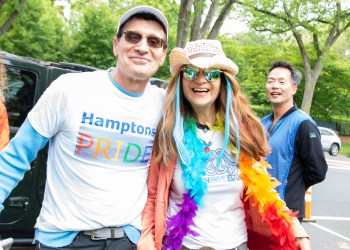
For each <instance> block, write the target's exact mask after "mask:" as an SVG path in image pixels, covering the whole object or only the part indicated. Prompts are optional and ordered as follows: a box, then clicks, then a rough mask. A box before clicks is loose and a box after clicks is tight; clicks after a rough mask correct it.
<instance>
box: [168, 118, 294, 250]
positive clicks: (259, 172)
mask: <svg viewBox="0 0 350 250" xmlns="http://www.w3.org/2000/svg"><path fill="white" fill-rule="evenodd" d="M217 124H218V125H217V126H209V127H210V129H212V130H221V131H224V127H223V124H224V122H223V120H222V119H221V118H220V116H217ZM184 145H185V146H186V150H187V152H188V153H189V157H190V159H191V162H190V164H189V165H190V166H187V165H185V164H183V162H181V168H182V171H183V173H182V178H183V180H184V184H185V188H186V190H187V192H186V193H184V194H183V202H182V203H181V204H177V206H178V207H179V208H180V209H179V212H178V213H177V214H176V215H174V216H172V217H171V218H169V219H168V220H167V229H166V231H167V234H166V237H165V240H164V243H165V244H164V246H163V248H162V249H163V250H178V249H181V247H182V241H183V238H184V237H185V236H186V235H189V234H191V235H193V236H198V235H199V234H198V233H197V232H196V231H194V230H192V229H191V228H190V227H191V226H195V224H194V222H193V218H194V217H195V216H196V213H197V211H198V208H199V207H201V206H202V200H203V197H204V195H205V194H206V192H207V184H206V183H205V182H204V180H203V178H202V177H203V176H204V175H205V174H206V173H205V169H206V163H207V160H208V159H209V157H210V156H211V152H208V153H205V152H204V150H203V148H204V146H205V144H204V143H203V142H202V141H201V140H200V139H199V138H198V136H197V130H196V125H195V122H194V120H193V119H191V118H190V117H187V119H186V121H185V123H184ZM230 148H231V150H232V152H234V153H236V152H237V151H236V148H235V147H234V146H233V145H232V144H231V143H230ZM267 167H270V166H269V164H268V163H266V162H264V161H262V162H257V161H255V160H253V159H251V158H249V157H247V156H246V155H244V154H240V157H239V168H240V170H241V179H242V181H243V183H244V185H245V187H246V190H245V198H244V201H247V200H248V199H249V198H250V197H253V201H254V202H253V206H258V210H259V213H260V215H261V217H262V221H263V222H265V223H267V224H268V225H269V228H270V230H271V233H272V236H275V237H278V241H279V245H280V246H283V247H284V248H283V249H298V248H297V246H296V243H295V238H294V235H293V233H292V232H291V230H290V227H291V224H292V222H291V219H290V216H291V214H290V212H288V211H286V210H285V209H284V207H285V203H284V202H283V201H282V200H280V199H279V196H278V194H277V192H276V191H275V190H274V187H276V186H277V185H279V182H278V181H277V180H276V179H275V178H272V177H270V176H269V175H268V174H267V172H266V168H267Z"/></svg>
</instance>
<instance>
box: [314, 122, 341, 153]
mask: <svg viewBox="0 0 350 250" xmlns="http://www.w3.org/2000/svg"><path fill="white" fill-rule="evenodd" d="M318 129H319V130H320V133H321V143H322V147H323V150H324V151H328V152H329V154H330V155H333V156H336V155H338V153H339V150H340V148H341V141H340V138H339V136H338V135H337V134H336V133H335V132H334V131H333V130H331V129H329V128H325V127H318Z"/></svg>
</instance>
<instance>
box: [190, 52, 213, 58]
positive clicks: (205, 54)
mask: <svg viewBox="0 0 350 250" xmlns="http://www.w3.org/2000/svg"><path fill="white" fill-rule="evenodd" d="M213 56H216V54H214V53H198V54H194V55H191V56H189V57H188V58H190V59H194V58H197V57H213Z"/></svg>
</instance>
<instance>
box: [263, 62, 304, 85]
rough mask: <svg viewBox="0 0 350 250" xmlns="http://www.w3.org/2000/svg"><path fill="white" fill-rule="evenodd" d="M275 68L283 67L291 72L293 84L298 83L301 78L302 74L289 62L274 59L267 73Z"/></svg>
mask: <svg viewBox="0 0 350 250" xmlns="http://www.w3.org/2000/svg"><path fill="white" fill-rule="evenodd" d="M275 68H285V69H288V70H289V71H290V73H291V77H292V80H293V83H294V84H295V85H299V83H300V81H301V79H302V77H303V76H302V74H301V72H300V71H299V70H297V69H296V68H294V67H293V66H292V65H291V64H290V63H287V62H285V61H276V62H274V63H273V64H272V65H271V67H270V69H269V74H270V72H271V71H272V70H273V69H275Z"/></svg>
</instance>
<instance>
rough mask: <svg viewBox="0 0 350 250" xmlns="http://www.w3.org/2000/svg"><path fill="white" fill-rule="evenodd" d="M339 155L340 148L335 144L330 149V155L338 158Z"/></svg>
mask: <svg viewBox="0 0 350 250" xmlns="http://www.w3.org/2000/svg"><path fill="white" fill-rule="evenodd" d="M338 153H339V146H338V144H335V143H333V144H332V145H331V148H330V149H329V154H330V155H333V156H336V155H338Z"/></svg>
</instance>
